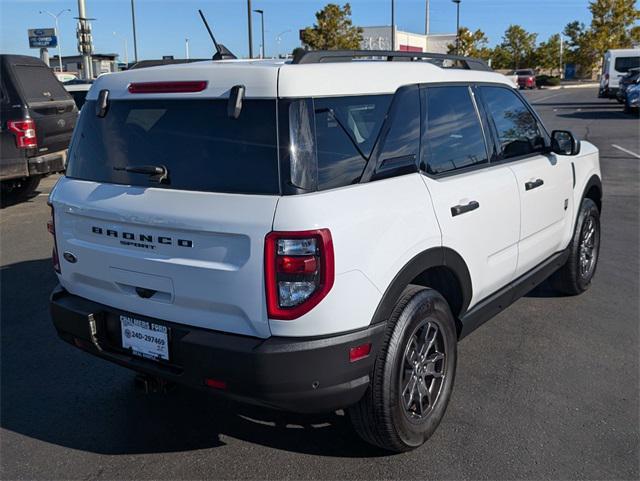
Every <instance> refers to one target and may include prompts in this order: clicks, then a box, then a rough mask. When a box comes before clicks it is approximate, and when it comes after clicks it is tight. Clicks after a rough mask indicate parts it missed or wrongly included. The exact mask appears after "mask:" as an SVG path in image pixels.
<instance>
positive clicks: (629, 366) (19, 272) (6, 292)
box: [0, 89, 640, 480]
mask: <svg viewBox="0 0 640 481" xmlns="http://www.w3.org/2000/svg"><path fill="white" fill-rule="evenodd" d="M526 95H527V96H528V97H529V98H530V100H531V101H532V103H533V105H534V107H535V108H536V109H537V110H538V112H539V113H540V114H541V116H542V117H543V119H544V120H545V122H546V125H547V126H548V128H565V129H571V130H572V131H573V132H574V133H575V134H577V135H578V136H579V137H580V138H583V139H586V140H589V141H590V142H592V143H594V144H595V145H596V146H597V147H599V148H600V155H601V162H602V170H603V177H604V202H603V203H604V207H603V214H602V227H603V233H602V249H601V258H600V263H599V267H598V272H597V273H596V277H595V280H594V283H593V285H592V288H591V289H590V290H589V291H588V292H586V293H585V294H583V295H581V296H578V297H561V296H558V295H557V294H555V293H554V292H553V291H552V290H550V289H549V288H548V287H546V286H544V285H543V286H541V287H540V288H538V289H536V290H535V291H534V292H532V293H530V294H529V295H528V296H527V297H525V298H523V299H521V300H520V301H518V302H517V303H516V304H514V305H513V306H512V307H511V308H509V309H508V310H506V311H505V312H503V313H502V314H501V315H499V316H498V317H496V318H495V319H493V320H492V321H490V322H489V323H487V324H485V325H484V326H483V327H481V328H480V329H479V330H478V331H476V332H475V333H474V334H472V335H471V336H469V337H467V338H466V339H464V340H463V341H462V342H461V343H460V346H459V357H460V358H459V362H458V371H457V377H456V383H455V388H454V393H453V398H452V401H451V404H450V405H449V409H448V411H447V414H446V415H445V418H444V420H443V422H442V424H441V425H440V428H439V429H438V430H437V432H436V433H435V435H434V436H433V437H432V438H431V439H430V440H429V441H428V442H427V444H426V445H425V446H423V447H422V448H420V449H417V450H415V451H413V452H410V453H405V454H399V455H389V454H387V453H384V452H381V451H379V450H377V449H374V448H371V447H369V446H368V445H366V444H364V443H363V442H362V441H360V440H359V438H358V437H357V436H356V434H355V433H354V432H353V430H352V429H351V427H350V424H349V422H348V419H346V417H345V416H344V415H342V413H340V412H339V413H336V414H330V415H319V416H297V415H291V414H286V413H278V412H274V411H270V410H266V409H258V408H253V407H247V406H242V405H238V404H233V403H229V402H225V401H221V400H218V399H215V398H213V397H211V396H209V395H207V394H206V393H200V392H192V391H189V390H186V389H177V390H175V391H173V392H171V393H169V394H165V395H144V394H141V393H139V392H136V391H135V390H134V386H133V378H134V375H133V374H132V373H131V372H129V371H128V370H126V369H123V368H120V367H117V366H114V365H111V364H109V363H107V362H105V361H102V360H99V359H96V358H93V357H91V356H89V355H87V354H85V353H82V352H80V351H78V350H76V349H74V348H72V347H70V346H68V345H67V344H64V343H63V342H62V341H60V340H58V338H57V337H56V334H55V331H54V329H53V326H52V324H51V321H50V320H49V314H48V295H49V293H50V291H51V289H52V288H53V287H54V285H55V283H56V279H55V276H54V274H53V271H52V268H51V262H50V249H51V239H50V236H49V235H48V233H47V231H46V227H45V223H46V220H47V218H48V208H47V206H46V194H47V193H48V192H49V191H50V189H51V187H52V185H53V183H54V181H55V178H49V179H46V180H45V181H44V182H43V183H42V185H41V189H40V192H41V193H40V194H39V195H37V196H36V197H33V198H32V199H30V200H29V201H27V202H23V203H20V204H16V205H11V206H7V207H5V208H4V209H2V210H0V229H1V231H0V263H1V278H0V281H1V291H2V297H1V318H0V336H1V344H0V348H1V351H0V355H1V371H0V374H1V379H0V388H1V389H0V409H1V412H0V425H1V431H0V477H1V478H2V479H134V478H135V479H152V478H153V479H205V478H206V479H365V480H371V479H382V478H386V479H389V478H397V479H541V478H552V479H638V478H639V477H640V472H639V466H638V452H639V447H640V446H639V427H638V426H639V419H638V417H639V408H640V406H639V348H638V346H639V344H638V330H639V317H640V309H639V298H638V296H639V291H640V286H639V277H640V273H639V268H638V265H639V264H638V262H639V256H638V254H639V252H638V251H639V239H638V237H639V229H640V224H639V222H638V220H639V206H640V199H639V190H640V184H639V177H640V176H639V174H640V169H639V165H640V158H638V154H640V133H639V129H640V123H639V121H638V118H637V117H635V118H634V117H632V116H629V115H625V114H623V113H622V109H621V107H620V105H619V104H617V103H616V102H615V101H608V100H599V99H597V98H596V91H595V89H566V90H557V91H544V90H541V91H532V92H527V93H526ZM634 154H635V155H634Z"/></svg>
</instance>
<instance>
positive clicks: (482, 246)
mask: <svg viewBox="0 0 640 481" xmlns="http://www.w3.org/2000/svg"><path fill="white" fill-rule="evenodd" d="M366 56H371V52H308V53H306V54H303V55H301V56H298V57H296V58H295V59H294V60H293V61H239V60H223V61H208V62H198V63H191V64H184V65H172V66H164V67H157V68H148V69H140V70H131V71H128V72H124V73H118V74H109V75H103V76H101V77H100V78H99V79H98V80H97V81H96V82H95V83H94V85H93V87H92V88H91V91H90V92H89V94H88V96H87V102H86V104H85V105H84V107H83V109H82V112H81V114H80V119H79V120H78V126H77V128H76V130H75V133H74V138H73V140H72V144H71V147H70V154H69V156H70V159H69V166H68V169H67V175H66V177H64V178H62V179H60V181H59V182H58V184H57V185H56V187H55V189H54V191H53V192H52V194H51V197H50V203H51V206H52V214H53V215H52V221H51V223H50V227H49V228H50V230H51V232H52V233H53V234H54V239H55V251H54V263H55V268H56V270H57V273H58V277H59V280H60V286H59V287H58V288H56V290H55V291H54V292H53V294H52V296H51V312H52V317H53V322H54V324H55V327H56V329H57V331H58V333H59V335H60V336H61V337H62V339H64V340H65V341H68V342H69V343H71V344H73V345H75V346H76V347H78V348H80V349H83V350H85V351H87V352H90V353H92V354H95V355H98V356H100V357H102V358H104V359H106V360H110V361H113V362H115V363H118V364H121V365H123V366H126V367H128V368H131V369H134V370H136V371H138V372H139V373H143V374H144V375H145V376H147V377H146V379H147V380H148V379H156V380H157V379H162V380H163V382H166V381H170V382H177V383H182V384H186V385H189V386H196V387H201V388H203V389H207V390H210V391H215V392H219V393H223V394H225V395H228V396H231V397H234V398H237V399H241V400H245V401H248V402H253V403H259V404H262V405H267V406H271V407H276V408H280V409H285V410H290V411H296V412H318V411H330V410H336V409H339V408H348V413H349V415H350V417H351V419H352V420H353V424H354V426H355V428H356V430H357V431H358V432H359V433H360V435H361V436H362V437H363V438H364V439H365V440H367V441H369V442H371V443H373V444H376V445H378V446H381V447H383V448H385V449H389V450H394V451H403V450H408V449H412V448H415V447H417V446H419V445H421V444H422V443H423V442H424V441H425V440H426V439H427V438H428V437H429V436H430V435H431V434H432V433H433V431H434V430H435V429H436V427H437V425H438V423H439V422H440V420H441V419H442V417H443V415H444V412H445V408H446V406H447V402H448V400H449V397H450V395H451V391H452V386H453V379H454V375H455V369H456V356H457V354H456V344H457V341H458V340H459V339H461V338H462V337H464V336H466V335H467V334H469V333H470V332H471V331H473V330H474V329H476V328H477V327H478V326H480V325H481V324H482V323H483V322H485V321H487V320H488V319H490V318H491V317H493V316H494V315H496V314H497V313H499V312H500V311H502V310H503V309H505V308H506V307H507V306H509V305H510V304H511V303H512V302H514V301H515V300H517V299H518V298H519V297H521V296H522V295H524V294H526V293H527V292H528V291H530V290H531V289H532V288H533V287H534V286H536V285H537V284H539V283H540V282H541V281H543V280H544V279H546V278H547V277H549V276H551V275H552V274H554V273H555V274H554V275H553V281H554V283H555V285H556V286H557V287H558V288H559V289H561V290H562V291H564V292H566V293H569V294H578V293H580V292H582V291H584V290H585V289H587V288H588V286H589V284H590V282H591V279H592V277H593V275H594V271H595V268H596V262H597V259H598V248H599V235H600V234H599V232H600V230H599V229H600V224H599V213H600V208H601V198H602V187H601V181H600V167H599V160H598V150H597V149H596V148H595V147H594V146H593V145H591V144H589V143H587V142H581V143H580V142H578V141H577V140H575V139H574V137H573V136H572V135H571V134H570V133H569V132H565V131H555V132H552V133H551V134H549V133H548V132H547V131H546V130H545V128H544V127H543V125H542V123H541V121H540V119H539V118H538V116H537V115H536V114H535V112H534V111H533V110H532V109H531V107H530V106H529V105H528V103H527V102H526V100H525V99H524V98H523V97H522V96H521V95H520V94H519V93H518V92H517V91H516V90H515V89H514V88H513V87H512V85H511V83H510V82H509V81H508V79H507V78H506V77H504V76H503V75H500V74H497V73H493V72H491V71H490V69H488V68H487V67H486V65H484V64H483V63H482V62H479V61H476V60H473V59H464V58H453V57H452V58H449V57H442V56H436V55H421V54H415V53H411V54H408V53H399V52H376V56H377V58H375V59H373V58H369V59H368V60H363V57H366ZM380 59H382V60H380ZM349 60H354V61H349ZM389 60H392V61H389ZM447 64H449V66H450V67H452V68H445V67H444V65H447ZM556 271H557V272H556Z"/></svg>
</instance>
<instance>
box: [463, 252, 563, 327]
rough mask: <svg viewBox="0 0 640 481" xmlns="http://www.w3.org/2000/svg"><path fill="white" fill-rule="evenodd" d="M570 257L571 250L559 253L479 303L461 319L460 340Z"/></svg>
mask: <svg viewBox="0 0 640 481" xmlns="http://www.w3.org/2000/svg"><path fill="white" fill-rule="evenodd" d="M568 257H569V249H568V248H567V249H565V250H564V251H561V252H558V253H556V254H554V255H553V256H551V257H550V258H549V259H547V260H546V261H544V262H542V263H541V264H539V265H538V266H537V267H534V268H533V269H531V270H530V271H528V272H527V273H525V274H523V275H522V276H520V277H518V278H517V279H516V280H514V281H512V282H510V283H509V284H507V285H506V286H504V287H503V288H502V289H500V290H498V291H496V292H495V293H494V294H492V295H490V296H489V297H487V298H485V299H483V300H482V301H480V302H478V303H477V304H476V305H475V306H474V307H473V308H472V309H470V310H469V311H468V312H466V313H465V314H464V315H463V316H462V317H460V322H461V323H462V331H461V332H460V339H462V338H464V337H466V336H468V335H469V334H471V333H472V332H473V331H475V330H476V329H477V328H478V327H480V326H481V325H482V324H484V323H485V322H487V321H488V320H489V319H491V318H493V317H495V316H496V315H498V314H500V313H501V312H502V311H503V310H505V309H506V308H507V307H509V306H510V305H511V304H513V303H514V302H515V301H517V300H518V299H520V298H521V297H522V296H524V295H525V294H527V293H529V292H530V291H531V290H532V289H533V288H534V287H536V286H537V285H538V284H540V283H541V282H543V281H544V280H545V279H547V278H548V277H549V276H550V275H551V274H553V273H554V272H555V271H557V270H558V269H559V268H560V267H562V266H563V265H564V264H565V262H566V261H567V258H568Z"/></svg>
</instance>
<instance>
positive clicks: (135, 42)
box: [131, 0, 138, 63]
mask: <svg viewBox="0 0 640 481" xmlns="http://www.w3.org/2000/svg"><path fill="white" fill-rule="evenodd" d="M131 24H132V25H133V58H134V60H135V62H136V63H137V62H138V38H137V37H136V9H135V7H134V5H133V0H131Z"/></svg>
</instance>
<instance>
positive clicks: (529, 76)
mask: <svg viewBox="0 0 640 481" xmlns="http://www.w3.org/2000/svg"><path fill="white" fill-rule="evenodd" d="M509 75H517V77H518V87H520V88H521V89H534V88H536V73H535V72H534V71H533V69H530V68H526V69H520V70H514V71H513V72H511V73H510V74H509Z"/></svg>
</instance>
